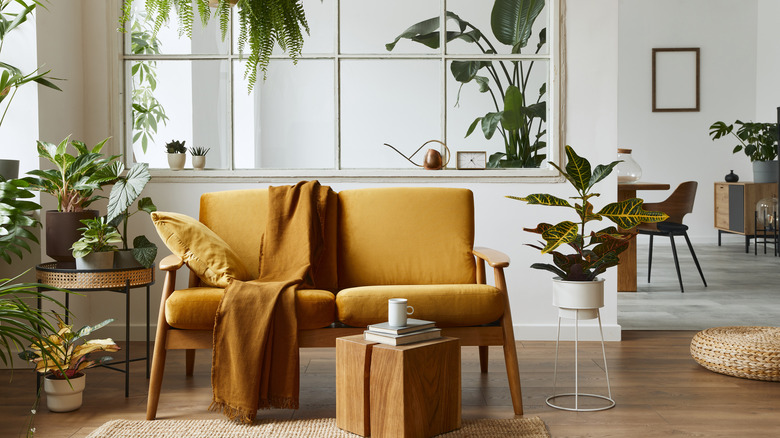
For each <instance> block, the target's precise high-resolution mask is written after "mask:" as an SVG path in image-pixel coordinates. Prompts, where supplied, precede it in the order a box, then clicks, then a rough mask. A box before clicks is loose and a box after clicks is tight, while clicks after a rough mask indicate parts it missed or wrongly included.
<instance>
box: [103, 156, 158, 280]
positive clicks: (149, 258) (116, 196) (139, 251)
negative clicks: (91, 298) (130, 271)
mask: <svg viewBox="0 0 780 438" xmlns="http://www.w3.org/2000/svg"><path fill="white" fill-rule="evenodd" d="M124 168H125V166H124V164H122V163H121V162H117V163H114V165H113V166H112V167H111V172H112V173H113V174H114V176H115V178H116V179H115V182H114V186H113V187H112V188H111V194H109V196H108V215H107V216H106V217H107V220H108V222H109V223H110V224H111V225H113V226H115V227H116V228H117V230H119V229H120V228H121V230H122V231H121V232H120V235H121V238H122V250H120V251H117V253H116V255H115V259H114V267H117V268H131V267H137V266H143V267H145V268H148V267H150V266H151V265H152V264H153V263H154V259H155V258H156V257H157V245H155V244H154V243H152V242H150V241H149V239H147V238H146V236H143V235H141V236H136V237H135V238H134V239H133V248H132V249H129V248H128V240H129V237H128V234H127V222H128V220H129V219H130V217H131V216H133V215H134V214H136V213H138V212H142V211H143V212H146V213H147V214H151V213H152V212H153V211H157V207H156V206H155V205H154V203H153V202H152V198H150V197H148V196H147V197H145V198H141V199H138V198H139V196H141V192H142V191H143V189H144V187H146V184H147V183H148V182H149V180H150V179H151V178H152V176H151V175H150V174H149V165H148V164H146V163H136V164H134V165H133V167H131V168H130V170H128V171H127V174H126V175H124V176H122V172H123V171H124ZM136 200H138V204H137V207H136V210H135V211H133V212H130V207H132V206H133V204H134V203H135V201H136ZM120 225H121V227H120Z"/></svg>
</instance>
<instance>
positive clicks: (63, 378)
mask: <svg viewBox="0 0 780 438" xmlns="http://www.w3.org/2000/svg"><path fill="white" fill-rule="evenodd" d="M57 321H58V323H57V325H58V327H59V329H58V330H56V331H53V332H52V333H53V334H52V335H50V336H48V341H49V343H48V344H45V345H44V346H43V348H41V345H42V342H40V341H39V342H35V343H33V344H32V345H31V347H30V349H29V350H26V351H23V352H22V353H19V357H21V358H22V359H24V360H27V361H30V362H32V363H34V364H35V370H36V371H37V372H39V373H41V374H44V375H45V377H44V382H43V389H44V391H45V392H46V405H47V406H48V408H49V410H50V411H52V412H69V411H73V410H76V409H78V408H79V407H81V402H82V392H83V391H84V387H85V381H86V377H85V375H84V373H83V371H84V370H85V369H87V368H91V367H94V366H97V365H100V364H102V363H104V362H107V361H109V360H112V358H111V357H110V356H103V357H101V358H100V359H98V360H90V359H89V355H90V354H91V353H94V352H96V351H108V352H112V351H119V346H118V345H116V343H115V342H114V341H113V340H112V339H111V338H107V339H94V340H91V341H88V340H86V339H85V338H86V337H87V336H89V335H90V334H92V332H94V331H95V330H98V329H99V328H101V327H103V326H105V325H107V324H109V323H110V322H112V321H113V319H107V320H105V321H103V322H101V323H100V324H97V325H94V326H91V327H90V326H84V327H82V328H81V329H80V330H79V331H77V332H74V331H73V325H68V324H65V323H64V322H63V321H62V318H60V316H59V315H57Z"/></svg>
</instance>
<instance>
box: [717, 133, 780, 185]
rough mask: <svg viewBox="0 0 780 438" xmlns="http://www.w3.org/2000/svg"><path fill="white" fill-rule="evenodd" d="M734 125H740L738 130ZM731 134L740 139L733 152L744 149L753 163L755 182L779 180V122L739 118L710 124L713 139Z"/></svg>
mask: <svg viewBox="0 0 780 438" xmlns="http://www.w3.org/2000/svg"><path fill="white" fill-rule="evenodd" d="M734 125H738V126H739V127H738V128H737V130H736V132H735V131H734ZM729 134H731V135H733V136H734V137H735V138H736V139H737V140H738V141H739V144H738V145H736V146H734V149H733V150H732V153H735V154H736V153H738V152H739V151H744V152H745V155H747V157H748V158H750V161H751V162H752V163H753V182H755V183H772V182H777V180H778V167H777V123H760V122H742V121H740V120H737V121H735V122H734V123H732V124H731V125H727V124H726V123H724V122H715V123H713V124H712V125H711V126H710V137H712V140H713V141H715V140H717V139H719V138H721V137H725V136H727V135H729Z"/></svg>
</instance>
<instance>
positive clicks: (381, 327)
mask: <svg viewBox="0 0 780 438" xmlns="http://www.w3.org/2000/svg"><path fill="white" fill-rule="evenodd" d="M435 325H436V323H435V322H433V321H426V320H424V319H413V318H409V319H407V320H406V325H405V326H403V327H395V326H392V325H390V324H389V323H387V322H382V323H379V324H371V325H369V326H368V330H370V331H371V332H375V333H387V334H390V335H400V334H404V333H410V332H415V331H418V330H424V329H429V328H433V327H434V326H435Z"/></svg>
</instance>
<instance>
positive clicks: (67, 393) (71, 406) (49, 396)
mask: <svg viewBox="0 0 780 438" xmlns="http://www.w3.org/2000/svg"><path fill="white" fill-rule="evenodd" d="M86 378H87V377H86V376H85V375H84V374H81V375H80V376H77V377H71V378H70V379H69V380H65V379H54V378H52V376H51V375H48V376H46V377H45V378H44V379H43V391H44V392H45V393H46V407H48V408H49V410H50V411H52V412H70V411H75V410H76V409H78V408H80V407H81V403H82V394H83V392H84V386H85V382H86Z"/></svg>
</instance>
